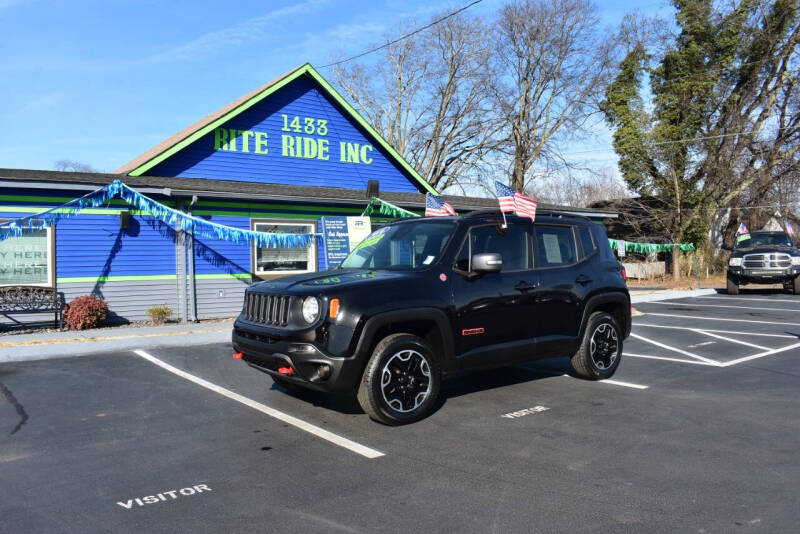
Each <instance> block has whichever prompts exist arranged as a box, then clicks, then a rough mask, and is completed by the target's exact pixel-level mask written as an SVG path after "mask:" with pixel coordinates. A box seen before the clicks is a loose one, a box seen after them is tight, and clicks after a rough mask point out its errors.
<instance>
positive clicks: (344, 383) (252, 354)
mask: <svg viewBox="0 0 800 534" xmlns="http://www.w3.org/2000/svg"><path fill="white" fill-rule="evenodd" d="M231 341H232V343H233V350H234V351H235V352H241V353H242V360H244V361H245V362H246V363H247V364H248V365H249V366H251V367H253V368H255V369H258V370H259V371H262V372H264V373H267V374H270V375H273V376H280V377H281V378H282V379H284V380H287V381H290V382H294V383H296V384H297V385H299V386H303V387H307V388H309V389H315V390H318V391H326V392H335V391H352V390H354V389H355V388H356V386H357V385H358V381H359V380H360V378H361V372H362V371H363V364H360V363H359V362H358V361H357V359H356V358H342V357H336V356H332V355H330V354H328V353H327V352H325V351H324V350H322V349H320V348H319V347H318V346H317V345H315V344H314V343H311V342H308V341H304V340H302V339H294V338H290V337H282V336H275V335H273V333H272V332H269V331H266V330H262V329H260V328H258V327H253V326H251V325H248V324H247V323H240V322H239V321H236V323H234V327H233V334H232V339H231ZM281 368H283V370H284V373H281V372H279V369H281ZM287 368H288V369H291V370H292V372H291V374H285V371H286V369H287Z"/></svg>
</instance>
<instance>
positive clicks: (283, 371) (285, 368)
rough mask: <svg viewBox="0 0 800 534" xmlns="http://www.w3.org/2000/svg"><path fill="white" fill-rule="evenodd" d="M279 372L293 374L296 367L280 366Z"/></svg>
mask: <svg viewBox="0 0 800 534" xmlns="http://www.w3.org/2000/svg"><path fill="white" fill-rule="evenodd" d="M278 372H279V373H280V374H282V375H293V374H294V369H292V368H291V367H278Z"/></svg>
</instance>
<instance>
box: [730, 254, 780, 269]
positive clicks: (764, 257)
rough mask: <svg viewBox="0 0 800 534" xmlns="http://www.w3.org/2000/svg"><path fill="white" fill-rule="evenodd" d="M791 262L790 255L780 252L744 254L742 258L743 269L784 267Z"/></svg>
mask: <svg viewBox="0 0 800 534" xmlns="http://www.w3.org/2000/svg"><path fill="white" fill-rule="evenodd" d="M791 264H792V258H791V256H789V255H788V254H784V253H782V252H770V253H766V254H746V255H745V256H744V259H743V260H742V265H743V266H744V268H745V269H786V268H787V267H789V266H790V265H791Z"/></svg>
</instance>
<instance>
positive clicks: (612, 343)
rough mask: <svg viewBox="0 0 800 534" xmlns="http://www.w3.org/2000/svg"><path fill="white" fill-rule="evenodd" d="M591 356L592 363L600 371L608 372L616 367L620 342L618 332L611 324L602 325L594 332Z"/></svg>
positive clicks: (591, 341)
mask: <svg viewBox="0 0 800 534" xmlns="http://www.w3.org/2000/svg"><path fill="white" fill-rule="evenodd" d="M589 354H590V355H591V357H592V362H593V363H594V365H595V366H596V367H597V368H598V369H600V370H606V369H609V368H611V367H612V366H613V365H614V362H615V361H617V357H618V356H619V340H618V339H617V330H616V329H615V328H614V327H613V326H612V325H610V324H609V323H601V324H599V325H598V326H597V328H595V329H594V332H592V337H591V339H590V341H589Z"/></svg>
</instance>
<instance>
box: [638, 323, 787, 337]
mask: <svg viewBox="0 0 800 534" xmlns="http://www.w3.org/2000/svg"><path fill="white" fill-rule="evenodd" d="M633 326H646V327H647V328H669V329H672V330H694V328H691V327H688V326H668V325H663V324H648V323H633ZM703 332H717V333H718V334H739V335H740V336H763V337H782V338H787V339H798V336H792V335H788V334H764V333H762V332H742V331H741V330H714V329H711V328H703Z"/></svg>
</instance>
